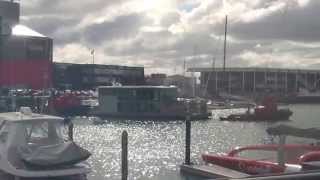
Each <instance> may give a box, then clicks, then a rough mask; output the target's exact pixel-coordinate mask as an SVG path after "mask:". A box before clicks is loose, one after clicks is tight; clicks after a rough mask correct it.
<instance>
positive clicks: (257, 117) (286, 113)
mask: <svg viewBox="0 0 320 180" xmlns="http://www.w3.org/2000/svg"><path fill="white" fill-rule="evenodd" d="M291 115H292V111H290V110H289V109H279V108H278V105H277V102H276V100H275V98H273V97H271V96H269V97H266V98H264V100H263V101H262V103H261V106H257V107H256V108H254V112H253V113H250V109H248V110H247V112H246V113H244V114H231V115H229V116H227V117H220V120H221V121H261V120H262V121H264V120H268V121H278V120H288V119H289V117H290V116H291Z"/></svg>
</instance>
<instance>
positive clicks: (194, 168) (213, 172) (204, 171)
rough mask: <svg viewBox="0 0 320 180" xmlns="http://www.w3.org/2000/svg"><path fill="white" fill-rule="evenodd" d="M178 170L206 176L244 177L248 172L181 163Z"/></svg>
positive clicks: (247, 175) (216, 166) (215, 166)
mask: <svg viewBox="0 0 320 180" xmlns="http://www.w3.org/2000/svg"><path fill="white" fill-rule="evenodd" d="M180 171H181V172H182V173H187V174H191V175H195V176H200V177H206V178H227V179H229V178H231V179H233V178H246V177H249V176H250V175H249V174H246V173H242V172H239V171H235V170H232V169H228V168H225V167H222V166H218V165H210V166H208V165H181V166H180Z"/></svg>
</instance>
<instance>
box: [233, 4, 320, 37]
mask: <svg viewBox="0 0 320 180" xmlns="http://www.w3.org/2000/svg"><path fill="white" fill-rule="evenodd" d="M319 8H320V2H319V1H316V0H313V1H311V2H310V3H309V4H308V5H307V6H305V7H297V6H296V7H294V8H290V7H289V8H288V9H287V10H284V11H278V12H276V13H274V14H272V15H270V16H266V17H264V18H263V19H261V20H258V21H255V22H252V23H241V22H240V23H235V24H231V25H230V31H231V33H232V34H233V35H235V36H237V37H239V38H241V39H246V40H252V39H260V40H264V39H271V40H294V41H319V40H320V31H319V29H320V20H319V18H318V17H320V11H319Z"/></svg>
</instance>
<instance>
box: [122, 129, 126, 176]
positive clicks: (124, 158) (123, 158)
mask: <svg viewBox="0 0 320 180" xmlns="http://www.w3.org/2000/svg"><path fill="white" fill-rule="evenodd" d="M121 149H122V151H121V179H122V180H127V179H128V133H127V131H123V132H122V137H121Z"/></svg>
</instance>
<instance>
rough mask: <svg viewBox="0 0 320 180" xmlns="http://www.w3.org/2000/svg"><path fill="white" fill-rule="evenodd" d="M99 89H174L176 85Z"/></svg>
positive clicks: (104, 87)
mask: <svg viewBox="0 0 320 180" xmlns="http://www.w3.org/2000/svg"><path fill="white" fill-rule="evenodd" d="M98 88H99V89H175V88H177V87H176V86H99V87H98Z"/></svg>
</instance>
